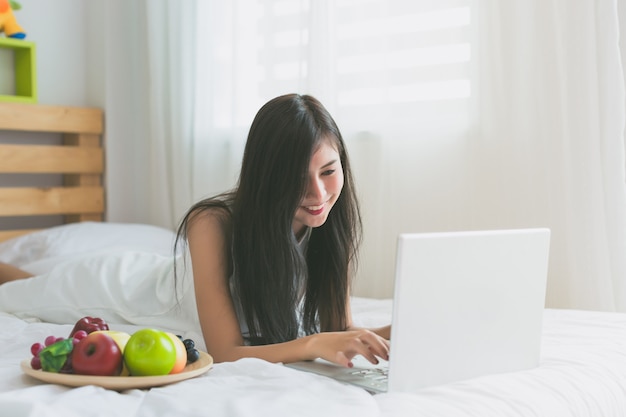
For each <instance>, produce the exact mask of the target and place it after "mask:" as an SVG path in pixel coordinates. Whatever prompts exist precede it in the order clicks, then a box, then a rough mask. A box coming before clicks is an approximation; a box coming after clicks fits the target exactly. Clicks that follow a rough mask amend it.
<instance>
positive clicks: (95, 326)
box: [70, 316, 109, 337]
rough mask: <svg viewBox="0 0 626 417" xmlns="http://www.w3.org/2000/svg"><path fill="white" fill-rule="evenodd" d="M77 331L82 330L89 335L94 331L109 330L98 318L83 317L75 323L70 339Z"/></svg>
mask: <svg viewBox="0 0 626 417" xmlns="http://www.w3.org/2000/svg"><path fill="white" fill-rule="evenodd" d="M79 330H84V331H86V332H87V334H89V333H91V332H95V331H96V330H109V325H108V324H107V323H106V321H104V319H101V318H100V317H91V316H85V317H83V318H81V319H80V320H78V321H77V322H76V324H75V325H74V328H73V329H72V332H71V333H70V337H72V336H74V333H76V332H77V331H79Z"/></svg>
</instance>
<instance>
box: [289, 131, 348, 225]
mask: <svg viewBox="0 0 626 417" xmlns="http://www.w3.org/2000/svg"><path fill="white" fill-rule="evenodd" d="M342 188H343V167H342V166H341V160H340V158H339V153H338V152H337V150H336V149H335V147H334V146H333V142H332V141H331V140H330V139H325V140H322V142H321V145H320V147H319V148H318V149H317V151H315V153H314V154H313V156H312V157H311V163H310V164H309V174H308V181H307V189H306V194H305V196H304V198H303V199H302V201H301V202H300V206H299V207H298V209H297V210H296V215H295V217H294V219H293V231H294V233H295V234H296V236H297V237H300V236H301V233H302V232H303V231H304V228H305V226H309V227H319V226H321V225H323V224H324V222H325V221H326V219H327V218H328V213H329V212H330V209H331V208H332V207H333V205H334V204H335V202H336V201H337V199H338V198H339V194H341V189H342Z"/></svg>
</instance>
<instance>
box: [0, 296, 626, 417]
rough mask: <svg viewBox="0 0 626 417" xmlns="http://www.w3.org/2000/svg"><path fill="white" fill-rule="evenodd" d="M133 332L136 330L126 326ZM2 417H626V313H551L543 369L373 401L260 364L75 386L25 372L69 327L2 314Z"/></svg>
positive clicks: (370, 304) (358, 316)
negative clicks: (120, 384)
mask: <svg viewBox="0 0 626 417" xmlns="http://www.w3.org/2000/svg"><path fill="white" fill-rule="evenodd" d="M353 303H354V308H353V309H354V315H355V320H356V321H357V323H359V324H363V325H379V324H383V323H387V322H388V321H389V319H390V314H391V301H390V300H374V299H362V298H355V299H354V301H353ZM116 328H117V329H120V330H124V331H131V332H132V331H133V330H135V329H136V327H135V326H131V325H118V326H116ZM0 329H1V330H0V416H11V417H20V416H37V417H40V416H64V417H68V416H81V417H85V416H163V415H176V416H204V415H216V416H265V415H267V416H272V417H275V416H283V415H299V416H322V415H324V416H328V415H333V416H334V415H337V416H351V415H354V416H429V417H468V416H482V417H490V416H494V417H496V416H497V417H508V416H511V417H513V416H516V417H519V416H551V417H558V416H562V417H570V416H571V417H612V416H615V417H617V416H620V417H622V416H625V415H626V315H624V314H618V313H602V312H587V311H569V310H546V312H545V317H544V337H543V345H542V355H541V364H540V366H539V367H538V368H536V369H533V370H529V371H524V372H516V373H511V374H501V375H491V376H486V377H482V378H476V379H473V380H469V381H464V382H459V383H455V384H448V385H445V386H440V387H433V388H428V389H424V390H421V391H418V392H416V393H413V394H400V393H388V394H378V395H370V394H368V393H367V392H366V391H364V390H361V389H359V388H355V387H352V386H347V385H344V384H341V383H339V382H336V381H334V380H331V379H328V378H325V377H322V376H318V375H315V374H310V373H305V372H300V371H297V370H294V369H290V368H287V367H285V366H283V365H281V364H271V363H268V362H265V361H262V360H257V359H243V360H239V361H237V362H233V363H222V364H216V365H215V366H214V367H213V368H212V369H211V370H210V371H209V372H208V373H206V374H204V375H202V376H200V377H197V378H194V379H191V380H187V381H183V382H180V383H177V384H173V385H169V386H165V387H160V388H153V389H150V390H128V391H125V392H121V393H118V392H115V391H110V390H105V389H102V388H98V387H94V386H87V387H81V388H67V387H63V386H58V385H50V384H45V383H40V382H38V381H36V380H34V379H32V378H30V377H28V376H27V375H24V374H23V373H22V372H21V370H20V368H19V363H20V361H21V360H23V359H25V358H28V357H29V355H30V352H29V348H30V345H31V344H32V343H33V342H34V341H39V340H42V338H43V337H45V336H47V335H49V334H66V333H68V332H69V331H70V329H71V325H58V324H49V323H38V322H26V321H23V320H21V319H18V318H16V317H12V316H11V315H7V314H0Z"/></svg>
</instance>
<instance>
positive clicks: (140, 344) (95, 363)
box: [31, 316, 200, 376]
mask: <svg viewBox="0 0 626 417" xmlns="http://www.w3.org/2000/svg"><path fill="white" fill-rule="evenodd" d="M31 354H32V359H31V367H32V368H33V369H42V370H44V371H46V372H60V373H74V374H82V375H98V376H129V375H130V376H157V375H168V374H176V373H179V372H182V371H183V370H184V369H185V367H186V366H187V364H189V363H193V362H195V361H197V360H198V359H199V357H200V352H199V351H198V350H197V349H196V348H195V343H194V341H193V340H191V339H183V337H182V336H179V335H174V334H173V333H169V332H165V331H161V330H157V329H153V328H145V329H140V330H137V331H136V332H135V333H133V334H132V335H131V334H129V333H126V332H121V331H117V330H109V326H108V324H106V322H105V321H104V320H103V319H101V318H98V317H90V316H87V317H83V318H82V319H80V320H78V321H77V322H76V324H75V326H74V329H73V330H72V332H71V336H70V337H68V338H63V337H55V336H48V337H46V339H45V340H44V343H43V344H42V343H33V345H32V346H31Z"/></svg>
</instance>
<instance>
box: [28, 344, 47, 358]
mask: <svg viewBox="0 0 626 417" xmlns="http://www.w3.org/2000/svg"><path fill="white" fill-rule="evenodd" d="M44 347H45V346H44V345H42V344H41V343H33V345H32V346H31V347H30V353H32V354H33V356H34V357H38V356H39V352H41V351H42V350H43V348H44Z"/></svg>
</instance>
